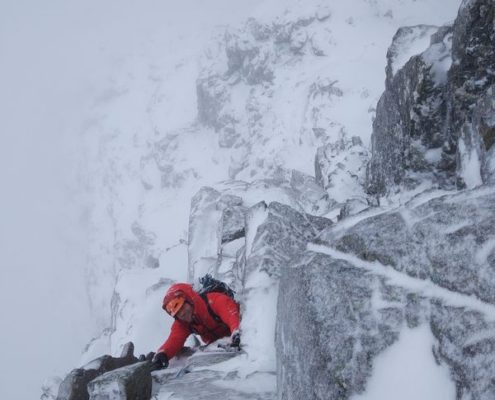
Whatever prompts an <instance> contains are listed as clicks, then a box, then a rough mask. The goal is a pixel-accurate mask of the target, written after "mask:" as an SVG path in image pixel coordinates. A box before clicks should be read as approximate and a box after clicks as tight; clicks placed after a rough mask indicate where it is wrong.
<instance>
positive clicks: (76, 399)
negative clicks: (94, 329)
mask: <svg viewBox="0 0 495 400" xmlns="http://www.w3.org/2000/svg"><path fill="white" fill-rule="evenodd" d="M133 352H134V345H133V344H132V343H128V344H126V345H125V346H124V348H123V351H122V355H121V357H112V356H109V355H105V356H102V357H100V358H97V359H95V360H93V361H91V362H90V363H88V364H86V365H85V366H84V367H82V368H76V369H74V370H72V371H71V372H70V373H69V374H68V375H67V376H66V377H65V379H64V380H63V381H62V383H61V384H60V387H59V390H58V395H57V400H88V399H89V392H88V383H89V382H90V381H92V380H93V379H95V378H96V377H98V376H100V375H102V374H104V373H106V372H108V371H113V370H115V369H118V368H121V367H124V366H127V365H131V364H134V363H136V362H137V358H136V357H134V355H133Z"/></svg>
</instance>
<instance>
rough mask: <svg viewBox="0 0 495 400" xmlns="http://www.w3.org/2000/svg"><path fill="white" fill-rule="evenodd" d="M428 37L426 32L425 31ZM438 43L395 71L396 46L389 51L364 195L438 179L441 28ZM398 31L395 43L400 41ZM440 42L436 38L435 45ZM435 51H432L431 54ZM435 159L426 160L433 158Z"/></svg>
mask: <svg viewBox="0 0 495 400" xmlns="http://www.w3.org/2000/svg"><path fill="white" fill-rule="evenodd" d="M424 29H426V32H431V27H425V28H424ZM441 32H443V34H444V35H445V36H444V37H443V38H442V41H440V42H439V43H437V44H435V45H433V46H435V49H433V48H432V47H430V49H428V50H430V52H429V51H428V50H426V51H425V52H424V53H423V54H421V55H416V56H413V57H412V58H410V60H409V61H407V62H406V64H405V65H404V66H403V67H402V68H401V69H399V70H398V71H397V72H395V73H394V72H393V59H394V57H397V54H396V52H397V49H396V47H397V46H396V43H395V42H394V43H393V44H392V46H391V50H389V53H388V55H387V56H388V58H389V62H388V64H387V81H386V90H385V92H384V93H383V95H382V97H381V98H380V100H379V102H378V105H377V111H376V118H375V120H374V121H373V133H372V137H371V145H372V157H371V161H370V163H369V165H368V172H367V182H366V185H367V191H368V193H370V194H380V195H383V194H385V193H387V191H389V190H390V189H391V188H393V187H395V186H397V185H405V186H406V187H414V186H416V185H417V184H418V183H419V182H420V181H422V180H423V179H424V178H425V177H424V175H425V174H427V173H430V175H431V176H430V177H429V178H430V179H433V180H435V179H437V180H438V179H439V178H438V177H437V175H438V174H440V172H439V171H438V169H439V167H438V165H439V163H440V161H441V158H440V153H441V148H442V145H443V143H444V141H445V134H444V124H445V119H446V104H445V101H444V90H445V84H446V82H445V81H444V79H443V78H441V77H437V76H436V74H435V71H436V70H437V69H438V68H436V65H437V64H441V63H442V59H443V58H446V57H447V58H448V57H449V56H450V46H449V43H450V41H449V35H450V36H451V33H450V30H449V29H442V30H441ZM400 33H401V31H400V30H399V32H398V33H397V35H399V36H397V35H396V37H394V40H395V41H397V40H399V39H400V37H401V35H400ZM439 40H440V38H439V37H437V38H436V41H439ZM433 50H435V51H433ZM430 53H433V55H430ZM436 153H438V154H437V155H436V156H433V157H432V156H431V155H435V154H436Z"/></svg>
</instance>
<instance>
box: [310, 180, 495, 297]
mask: <svg viewBox="0 0 495 400" xmlns="http://www.w3.org/2000/svg"><path fill="white" fill-rule="evenodd" d="M416 201H418V200H416ZM416 201H415V200H414V199H413V200H411V202H410V203H408V204H406V205H405V207H403V208H402V209H400V211H396V212H389V213H385V214H381V215H377V216H375V217H370V218H367V219H365V220H363V221H361V222H359V223H357V224H356V225H354V226H353V227H351V228H349V229H347V230H345V231H343V232H342V231H341V232H332V229H331V228H330V229H329V230H327V231H325V232H323V233H322V235H321V236H320V238H319V239H320V240H321V241H322V242H324V243H328V244H332V246H334V247H335V248H336V249H338V250H340V251H343V252H345V253H352V254H355V255H357V256H358V257H360V258H362V259H363V260H367V261H375V260H377V261H379V262H380V263H382V264H384V265H389V266H391V267H392V268H394V269H396V270H398V271H400V272H405V273H407V274H408V275H410V276H413V277H417V278H421V279H429V280H431V281H432V282H434V283H436V284H438V285H439V286H442V287H445V288H447V289H449V290H452V291H455V292H459V293H464V294H468V295H475V296H476V297H478V298H480V299H482V300H484V301H486V302H489V303H495V275H494V273H495V264H494V260H493V254H492V253H493V251H494V250H495V248H494V241H493V239H494V237H495V191H494V190H493V189H483V190H478V191H473V192H465V193H460V194H457V195H446V196H442V197H439V198H436V199H434V200H431V201H427V202H426V203H424V204H420V205H417V203H416Z"/></svg>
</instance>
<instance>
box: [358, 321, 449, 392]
mask: <svg viewBox="0 0 495 400" xmlns="http://www.w3.org/2000/svg"><path fill="white" fill-rule="evenodd" d="M434 345H435V339H434V337H433V335H432V333H431V331H430V329H429V327H428V326H427V325H421V326H420V327H417V328H415V329H404V330H403V331H402V332H401V334H400V337H399V341H398V342H396V343H394V344H393V345H392V346H391V347H389V348H388V349H386V350H385V351H384V352H383V353H381V354H379V355H378V356H377V357H376V358H375V359H374V361H373V374H372V376H371V378H370V380H369V381H368V383H367V386H366V390H365V392H364V393H363V394H360V395H356V396H352V397H351V400H395V399H401V400H418V399H421V400H454V399H455V398H456V390H455V389H456V388H455V384H454V382H453V381H452V379H451V378H450V376H449V375H450V374H449V371H448V368H447V367H446V366H442V365H438V364H437V362H436V360H435V358H434V356H433V352H432V349H433V346H434Z"/></svg>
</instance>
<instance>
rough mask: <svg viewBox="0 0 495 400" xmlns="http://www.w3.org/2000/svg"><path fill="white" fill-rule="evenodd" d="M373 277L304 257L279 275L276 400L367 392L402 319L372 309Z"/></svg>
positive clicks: (328, 259)
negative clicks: (374, 362) (379, 356)
mask: <svg viewBox="0 0 495 400" xmlns="http://www.w3.org/2000/svg"><path fill="white" fill-rule="evenodd" d="M374 280H375V278H374V277H372V276H370V275H367V274H364V273H363V272H362V271H361V270H359V269H357V268H355V267H353V266H352V265H351V264H349V263H347V262H345V261H342V260H335V259H333V258H332V257H330V256H326V255H322V254H316V253H312V252H307V253H306V254H305V255H304V256H303V257H300V258H299V259H298V260H297V261H296V262H294V263H293V264H291V266H290V268H285V269H283V270H282V276H281V280H280V291H279V299H278V313H277V334H276V348H277V356H278V357H277V378H278V383H277V386H278V388H279V399H327V400H328V399H332V400H333V399H335V400H336V399H348V398H349V397H350V396H351V395H352V394H356V393H361V392H363V391H364V389H365V384H366V381H367V379H368V377H369V376H370V375H371V368H372V360H373V358H374V357H375V356H376V355H377V354H378V353H380V352H381V351H383V350H384V349H385V348H387V347H388V346H390V345H391V344H392V343H394V342H395V341H396V340H397V338H398V336H399V330H400V328H401V325H402V324H403V322H404V314H403V311H402V310H401V309H400V308H397V307H396V306H395V307H392V306H391V307H389V308H386V309H382V310H380V312H378V313H376V312H375V311H374V310H373V309H372V300H371V299H372V293H373V289H372V287H373V286H374V283H373V282H374Z"/></svg>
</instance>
